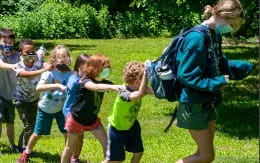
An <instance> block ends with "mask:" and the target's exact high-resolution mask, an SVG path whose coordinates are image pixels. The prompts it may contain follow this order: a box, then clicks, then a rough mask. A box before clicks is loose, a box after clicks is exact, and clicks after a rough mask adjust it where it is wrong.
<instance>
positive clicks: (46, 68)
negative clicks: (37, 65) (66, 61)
mask: <svg viewBox="0 0 260 163" xmlns="http://www.w3.org/2000/svg"><path fill="white" fill-rule="evenodd" d="M43 68H44V69H45V70H47V71H50V70H51V65H50V64H49V63H46V62H44V63H43Z"/></svg>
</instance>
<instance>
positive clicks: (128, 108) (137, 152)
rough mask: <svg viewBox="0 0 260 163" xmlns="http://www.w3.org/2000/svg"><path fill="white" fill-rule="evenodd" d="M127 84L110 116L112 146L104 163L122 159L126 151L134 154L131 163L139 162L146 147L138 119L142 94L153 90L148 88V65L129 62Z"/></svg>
mask: <svg viewBox="0 0 260 163" xmlns="http://www.w3.org/2000/svg"><path fill="white" fill-rule="evenodd" d="M124 81H125V83H126V85H125V86H124V87H123V89H121V90H120V91H119V95H118V96H117V97H116V99H115V102H114V106H113V110H112V113H111V115H110V116H109V117H108V122H109V127H108V146H107V152H106V160H105V161H103V163H112V162H122V161H124V159H125V150H126V151H128V152H132V153H133V157H132V159H131V163H138V162H140V159H141V157H142V154H143V151H144V148H143V143H142V139H141V128H140V125H139V122H138V120H137V119H136V118H137V115H138V112H139V110H140V107H141V102H142V99H141V98H142V97H144V96H145V95H147V94H148V93H152V91H151V89H150V88H147V75H146V72H145V70H144V65H143V64H141V63H138V62H129V63H128V64H127V65H126V66H125V68H124Z"/></svg>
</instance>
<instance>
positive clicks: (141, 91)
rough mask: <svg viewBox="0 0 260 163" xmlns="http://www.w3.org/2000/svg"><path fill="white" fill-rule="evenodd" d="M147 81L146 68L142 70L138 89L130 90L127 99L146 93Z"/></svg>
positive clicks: (139, 96) (140, 96) (137, 97)
mask: <svg viewBox="0 0 260 163" xmlns="http://www.w3.org/2000/svg"><path fill="white" fill-rule="evenodd" d="M147 81H148V79H147V73H146V70H144V74H143V78H142V81H141V84H140V86H139V89H138V90H137V91H134V92H132V93H131V94H130V95H129V97H128V100H129V101H131V100H134V99H139V98H142V97H144V96H145V95H146V94H147V89H148V88H147Z"/></svg>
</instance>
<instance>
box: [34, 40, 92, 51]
mask: <svg viewBox="0 0 260 163" xmlns="http://www.w3.org/2000/svg"><path fill="white" fill-rule="evenodd" d="M42 44H43V43H42V42H37V43H36V47H37V48H39V47H40V46H41V45H42ZM58 44H64V45H66V46H67V47H68V48H69V50H70V51H74V50H85V51H88V50H93V49H95V48H96V47H97V45H94V44H93V45H88V44H87V42H86V43H85V44H81V45H80V44H76V42H75V44H72V43H70V44H69V43H67V42H66V41H65V42H64V43H53V42H45V43H44V47H45V48H46V49H47V50H48V52H50V51H51V50H52V49H53V48H54V46H56V45H58Z"/></svg>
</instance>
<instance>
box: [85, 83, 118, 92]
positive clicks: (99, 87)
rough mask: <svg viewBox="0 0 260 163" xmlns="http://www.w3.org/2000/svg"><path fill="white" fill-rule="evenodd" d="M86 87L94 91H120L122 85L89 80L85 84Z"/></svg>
mask: <svg viewBox="0 0 260 163" xmlns="http://www.w3.org/2000/svg"><path fill="white" fill-rule="evenodd" d="M84 87H85V88H86V89H89V90H92V91H99V92H105V91H118V90H119V89H120V88H121V87H122V86H121V85H112V84H96V83H94V82H92V81H88V82H86V83H85V84H84Z"/></svg>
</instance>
